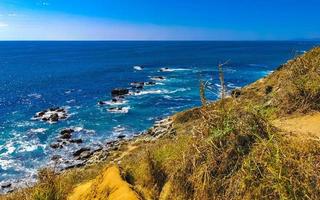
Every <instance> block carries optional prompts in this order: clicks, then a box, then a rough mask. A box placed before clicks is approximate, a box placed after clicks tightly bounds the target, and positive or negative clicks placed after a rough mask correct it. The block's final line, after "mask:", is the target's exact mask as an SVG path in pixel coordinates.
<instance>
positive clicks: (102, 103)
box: [98, 101, 106, 106]
mask: <svg viewBox="0 0 320 200" xmlns="http://www.w3.org/2000/svg"><path fill="white" fill-rule="evenodd" d="M98 104H99V105H101V106H102V105H106V103H105V102H104V101H99V102H98Z"/></svg>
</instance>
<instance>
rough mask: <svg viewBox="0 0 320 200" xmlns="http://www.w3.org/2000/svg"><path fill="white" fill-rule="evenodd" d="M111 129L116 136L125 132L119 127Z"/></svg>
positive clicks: (123, 128)
mask: <svg viewBox="0 0 320 200" xmlns="http://www.w3.org/2000/svg"><path fill="white" fill-rule="evenodd" d="M112 129H113V132H114V133H116V134H119V133H122V132H124V131H125V130H126V128H125V127H123V126H121V125H118V126H115V127H113V128H112Z"/></svg>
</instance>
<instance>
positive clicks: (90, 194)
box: [68, 166, 140, 200]
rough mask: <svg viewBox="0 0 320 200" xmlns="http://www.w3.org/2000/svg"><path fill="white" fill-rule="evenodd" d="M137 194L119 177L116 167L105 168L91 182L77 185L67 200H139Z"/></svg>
mask: <svg viewBox="0 0 320 200" xmlns="http://www.w3.org/2000/svg"><path fill="white" fill-rule="evenodd" d="M139 199H140V198H139V196H138V194H137V193H136V192H135V191H134V190H132V189H131V188H130V185H129V184H128V183H127V182H126V181H124V180H123V179H122V178H121V176H120V170H119V168H118V167H116V166H111V167H109V168H107V169H106V170H105V171H104V172H103V173H102V174H101V175H99V176H98V177H97V178H95V179H94V180H92V181H89V182H86V183H84V184H81V185H79V186H78V187H76V188H75V189H74V191H73V193H72V194H71V195H70V196H69V198H68V200H139Z"/></svg>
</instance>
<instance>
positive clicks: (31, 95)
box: [28, 93, 42, 99]
mask: <svg viewBox="0 0 320 200" xmlns="http://www.w3.org/2000/svg"><path fill="white" fill-rule="evenodd" d="M28 97H32V98H35V99H40V98H41V97H42V95H41V94H38V93H32V94H28Z"/></svg>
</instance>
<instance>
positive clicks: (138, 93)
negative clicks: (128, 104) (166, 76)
mask: <svg viewBox="0 0 320 200" xmlns="http://www.w3.org/2000/svg"><path fill="white" fill-rule="evenodd" d="M188 90H191V88H179V89H176V90H172V91H170V90H166V89H162V90H161V89H159V90H144V91H137V92H130V93H129V94H130V95H134V96H141V95H148V94H173V93H177V92H185V91H188Z"/></svg>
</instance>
